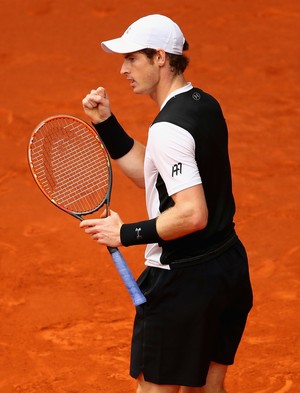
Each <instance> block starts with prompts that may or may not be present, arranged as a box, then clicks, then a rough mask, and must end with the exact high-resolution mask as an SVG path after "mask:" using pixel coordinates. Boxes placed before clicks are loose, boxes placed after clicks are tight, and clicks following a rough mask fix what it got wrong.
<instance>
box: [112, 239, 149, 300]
mask: <svg viewBox="0 0 300 393" xmlns="http://www.w3.org/2000/svg"><path fill="white" fill-rule="evenodd" d="M107 248H108V251H109V252H110V255H111V256H112V259H113V261H114V263H115V265H116V268H117V269H118V272H119V274H120V276H121V278H122V280H123V281H124V284H125V286H126V288H127V289H128V291H129V294H130V296H131V299H132V301H133V303H134V305H135V306H139V305H141V304H143V303H146V301H147V300H146V298H145V296H144V295H143V294H142V292H141V290H140V288H139V286H138V285H137V283H136V281H135V279H134V277H133V275H132V273H131V271H130V269H129V267H128V265H127V263H126V262H125V259H124V258H123V256H122V254H121V253H120V251H119V250H118V248H115V247H107Z"/></svg>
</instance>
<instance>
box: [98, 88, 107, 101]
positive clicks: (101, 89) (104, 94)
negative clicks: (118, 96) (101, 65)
mask: <svg viewBox="0 0 300 393" xmlns="http://www.w3.org/2000/svg"><path fill="white" fill-rule="evenodd" d="M96 91H97V93H98V94H99V96H101V97H103V98H106V99H108V94H107V92H106V90H105V89H104V87H102V86H100V87H98V88H97V89H96Z"/></svg>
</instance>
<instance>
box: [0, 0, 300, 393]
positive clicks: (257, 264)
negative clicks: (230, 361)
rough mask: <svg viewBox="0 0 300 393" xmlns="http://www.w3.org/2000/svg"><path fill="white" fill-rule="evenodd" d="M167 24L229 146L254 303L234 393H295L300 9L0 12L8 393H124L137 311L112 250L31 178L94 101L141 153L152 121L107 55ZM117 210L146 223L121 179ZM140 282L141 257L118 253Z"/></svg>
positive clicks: (67, 0) (266, 5)
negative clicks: (117, 40) (106, 103)
mask: <svg viewBox="0 0 300 393" xmlns="http://www.w3.org/2000/svg"><path fill="white" fill-rule="evenodd" d="M151 13H161V14H166V15H168V16H170V17H171V18H173V19H174V20H175V21H176V22H177V23H178V24H179V25H180V26H181V27H182V29H183V32H184V34H185V36H186V37H187V39H188V41H189V44H190V51H189V57H190V58H191V64H190V67H189V69H188V72H187V76H188V79H189V80H191V81H192V82H193V83H194V85H196V86H198V87H200V88H202V89H203V90H206V91H208V92H209V93H211V94H212V95H214V96H215V97H216V98H217V99H218V100H219V101H220V103H221V105H222V108H223V111H224V114H225V117H226V119H227V123H228V126H229V132H230V154H231V163H232V172H233V181H234V192H235V197H236V204H237V214H236V220H235V221H236V227H237V231H238V233H239V235H240V237H241V239H242V240H243V242H244V243H245V245H246V247H247V250H248V254H249V260H250V268H251V276H252V282H253V288H254V295H255V304H254V308H253V310H252V312H251V314H250V318H249V322H248V325H247V328H246V332H245V335H244V338H243V341H242V343H241V346H240V349H239V352H238V355H237V357H236V363H235V365H234V367H231V368H230V369H229V373H228V377H227V389H228V392H229V393H299V391H300V362H299V354H300V342H299V331H300V329H299V328H300V324H299V319H300V315H299V295H300V285H299V281H300V277H299V276H300V263H299V262H300V206H299V201H300V192H299V191H300V130H299V126H300V110H299V98H300V94H299V93H300V80H299V76H300V72H299V70H300V67H299V60H300V51H299V42H300V41H299V30H300V29H299V27H300V6H299V1H298V0H285V1H281V0H280V1H279V0H272V1H271V0H264V1H258V0H254V1H251V2H249V1H248V2H245V1H244V0H230V1H222V0H211V1H209V2H207V1H205V2H204V1H201V0H198V1H178V0H174V1H172V2H171V1H165V0H152V1H140V0H139V1H138V0H127V1H125V2H121V1H117V0H109V1H108V0H102V1H98V0H97V1H96V0H83V1H74V0H72V1H71V0H61V1H58V0H43V1H41V0H26V1H11V0H2V1H1V13H0V19H1V23H0V29H1V44H0V45H1V46H0V60H1V63H0V64H1V66H0V78H1V95H0V127H1V132H0V141H1V145H0V148H1V154H0V162H1V175H0V204H1V223H0V227H1V239H0V253H1V254H0V255H1V259H0V274H1V275H0V321H1V323H0V393H102V392H103V393H116V392H117V393H130V392H134V391H135V381H134V380H132V379H131V378H130V377H129V376H128V366H129V349H130V339H131V327H132V320H133V316H134V308H133V306H132V303H131V300H130V297H129V295H128V293H127V291H126V289H125V288H124V286H123V283H122V282H121V280H120V278H119V276H118V274H117V272H116V269H115V267H114V266H113V264H112V262H111V259H110V257H109V255H108V253H107V250H106V248H105V247H103V248H101V247H100V246H98V245H97V244H96V243H95V242H92V241H91V240H90V239H89V238H88V237H87V236H85V235H84V234H83V233H82V231H81V230H80V229H79V221H76V220H75V219H73V218H72V217H70V216H68V215H66V214H64V213H63V212H61V211H60V210H59V209H57V208H55V207H54V206H53V205H51V204H50V203H49V202H48V201H47V200H46V198H45V197H44V196H43V195H42V193H41V192H40V191H39V190H38V188H37V187H36V185H35V183H34V181H33V179H32V177H31V174H30V171H29V168H28V164H27V156H26V155H27V143H28V140H29V137H30V135H31V132H32V130H33V129H34V127H35V126H36V125H37V124H38V123H39V122H40V121H41V120H43V119H44V118H46V117H48V116H51V115H54V114H72V115H75V116H79V117H82V118H84V119H85V120H87V119H86V118H85V117H84V114H83V110H82V107H81V100H82V98H83V97H84V96H85V95H86V94H87V92H88V91H89V90H90V89H92V88H94V87H98V86H100V85H102V86H105V87H106V88H107V90H108V93H109V95H110V99H111V103H112V108H113V111H114V112H115V114H116V115H117V117H118V118H119V120H120V122H121V123H122V124H123V125H124V127H125V128H126V129H127V130H128V131H130V133H131V134H132V135H133V136H134V137H135V138H137V139H139V140H141V141H144V142H145V140H146V133H147V127H148V125H149V124H150V123H151V120H152V119H153V117H154V116H155V114H156V111H157V108H156V107H155V106H154V104H153V103H152V102H151V101H150V99H149V98H148V97H145V96H135V95H134V94H133V93H132V91H131V88H130V86H128V82H127V81H126V80H125V78H124V77H122V76H121V75H120V74H119V69H120V65H121V58H120V57H119V56H118V55H108V54H105V53H104V52H102V51H101V49H100V47H99V42H100V41H102V40H105V39H110V38H114V37H117V36H118V35H120V34H122V33H123V32H124V30H125V29H126V27H127V26H129V25H130V24H131V23H132V22H133V21H134V20H136V19H138V18H139V17H141V16H144V15H147V14H151ZM111 206H112V208H113V209H114V210H116V211H118V212H119V213H120V214H121V217H122V218H123V220H124V221H127V222H130V221H137V220H139V219H145V218H146V212H145V205H144V195H143V192H142V191H141V190H138V189H135V187H134V186H133V185H132V184H131V183H130V182H129V181H128V180H126V179H125V178H124V177H123V176H122V175H121V174H120V173H119V171H118V169H117V168H116V167H114V188H113V196H112V204H111ZM122 250H123V253H124V255H125V257H126V259H127V261H128V263H129V265H130V267H131V269H132V271H133V273H134V275H135V277H137V276H138V275H139V274H140V272H141V271H142V270H143V251H144V247H141V246H139V247H131V248H126V249H125V248H122Z"/></svg>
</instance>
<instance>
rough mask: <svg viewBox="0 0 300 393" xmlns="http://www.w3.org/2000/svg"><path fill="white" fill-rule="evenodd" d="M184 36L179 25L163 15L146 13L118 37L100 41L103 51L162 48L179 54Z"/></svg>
mask: <svg viewBox="0 0 300 393" xmlns="http://www.w3.org/2000/svg"><path fill="white" fill-rule="evenodd" d="M184 42H185V38H184V36H183V34H182V31H181V30H180V28H179V26H178V25H177V24H176V23H175V22H173V21H172V19H170V18H168V17H167V16H164V15H158V14H154V15H148V16H144V17H143V18H140V19H138V20H137V21H135V22H134V23H132V25H130V26H129V27H128V29H127V30H126V31H125V33H124V34H123V35H122V37H120V38H115V39H113V40H109V41H103V42H101V47H102V49H103V50H104V51H105V52H114V53H132V52H137V51H139V50H142V49H146V48H151V49H163V50H164V51H165V52H167V53H172V54H174V55H181V54H182V49H183V44H184Z"/></svg>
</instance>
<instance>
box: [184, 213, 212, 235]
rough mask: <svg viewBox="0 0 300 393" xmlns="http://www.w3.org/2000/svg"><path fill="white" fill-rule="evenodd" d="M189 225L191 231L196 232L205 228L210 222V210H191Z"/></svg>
mask: <svg viewBox="0 0 300 393" xmlns="http://www.w3.org/2000/svg"><path fill="white" fill-rule="evenodd" d="M188 217H189V218H188V220H187V221H188V226H189V229H190V232H196V231H201V230H203V229H204V228H205V227H206V226H207V223H208V211H207V209H197V210H194V211H191V212H190V214H188Z"/></svg>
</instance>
